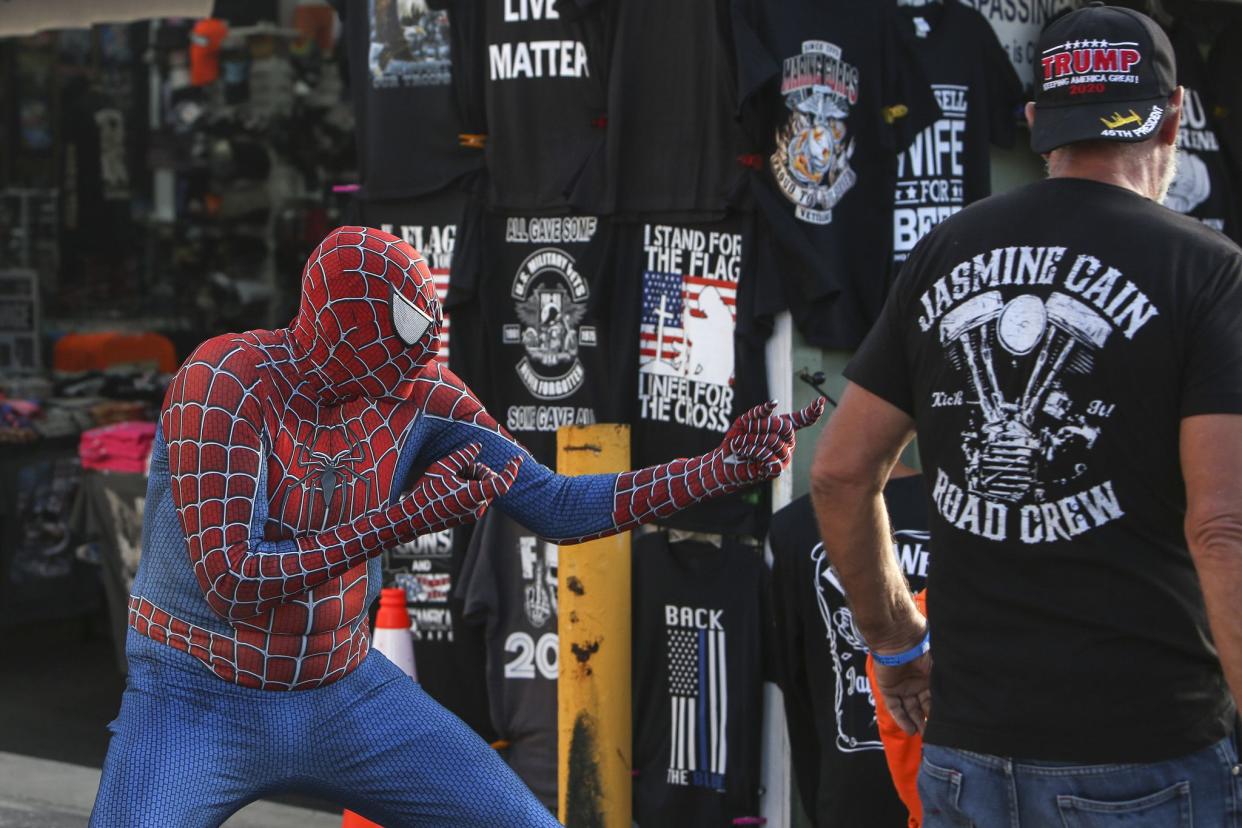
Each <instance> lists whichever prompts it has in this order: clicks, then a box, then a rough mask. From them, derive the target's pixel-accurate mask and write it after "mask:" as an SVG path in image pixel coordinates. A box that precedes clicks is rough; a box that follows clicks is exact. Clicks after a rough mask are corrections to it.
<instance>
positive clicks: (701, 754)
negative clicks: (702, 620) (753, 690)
mask: <svg viewBox="0 0 1242 828" xmlns="http://www.w3.org/2000/svg"><path fill="white" fill-rule="evenodd" d="M727 688H728V674H727V671H726V663H725V631H724V630H723V629H681V628H673V629H669V630H668V690H669V704H670V716H671V720H670V724H671V727H670V729H669V732H670V734H671V738H670V740H669V741H670V747H669V774H668V781H669V782H670V783H672V784H678V785H694V786H696V787H700V788H710V789H712V790H724V787H725V771H726V768H727V762H728V740H727V739H726V728H727V724H728V713H727V711H728V689H727Z"/></svg>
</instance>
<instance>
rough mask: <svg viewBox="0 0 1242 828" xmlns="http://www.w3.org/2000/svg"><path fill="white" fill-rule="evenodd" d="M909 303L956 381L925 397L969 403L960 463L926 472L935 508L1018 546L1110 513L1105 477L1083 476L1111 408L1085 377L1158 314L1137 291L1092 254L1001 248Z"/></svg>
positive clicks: (1117, 509)
mask: <svg viewBox="0 0 1242 828" xmlns="http://www.w3.org/2000/svg"><path fill="white" fill-rule="evenodd" d="M1041 286H1046V287H1042V289H1039V290H1032V289H1031V288H1036V287H1041ZM1024 287H1025V288H1026V289H1023V288H1024ZM919 302H920V305H921V310H922V314H921V315H920V316H919V319H918V323H919V327H920V328H921V329H922V330H923V331H924V333H925V335H927V336H935V337H936V339H937V341H938V344H939V345H940V347H941V348H943V349H944V351H945V355H946V357H947V358H948V360H949V362H950V363H951V364H952V365H953V366H954V368H955V369H956V371H955V376H956V377H957V378H958V379H959V380H960V381H961V385H960V386H958V387H956V388H945V389H943V390H936V391H933V392H932V396H931V400H930V401H929V402H930V406H931V408H932V409H936V408H949V409H962V410H964V411H965V412H966V423H967V424H966V427H965V428H963V430H962V432H961V438H962V441H961V461H962V462H961V465H960V467H958V468H957V469H943V468H941V469H936V470H935V472H934V475H935V477H934V482H933V487H932V500H933V502H934V503H935V505H936V508H937V510H938V512H939V513H940V516H941V517H942V518H943V519H944V520H946V521H948V522H949V523H951V524H952V525H954V526H955V527H956V528H958V529H960V530H962V531H965V532H969V533H971V534H973V535H976V536H978V537H982V538H986V539H989V540H994V541H1004V540H1007V539H1011V538H1018V539H1020V540H1021V541H1022V542H1024V543H1047V542H1052V541H1058V540H1070V539H1071V538H1073V537H1076V536H1077V535H1080V534H1082V533H1084V532H1088V531H1090V530H1092V529H1095V528H1097V527H1099V526H1103V525H1104V524H1106V523H1109V522H1111V521H1113V520H1116V519H1117V518H1119V517H1121V516H1122V515H1123V514H1124V511H1123V508H1122V505H1121V504H1120V503H1119V502H1118V500H1117V495H1116V492H1115V491H1114V488H1113V483H1112V481H1111V480H1105V481H1098V480H1097V479H1096V476H1095V475H1094V474H1093V473H1092V471H1091V453H1092V449H1093V447H1094V446H1095V445H1096V443H1097V441H1098V440H1099V439H1100V436H1101V434H1102V433H1104V432H1105V431H1106V430H1107V428H1108V425H1109V418H1110V417H1112V416H1113V415H1114V412H1115V405H1114V404H1113V403H1111V402H1109V401H1108V400H1104V399H1098V398H1096V399H1092V398H1091V396H1090V395H1091V393H1092V388H1093V383H1092V382H1091V380H1090V375H1091V374H1092V373H1093V371H1094V370H1095V359H1096V356H1097V355H1098V354H1099V353H1100V352H1101V351H1102V350H1103V349H1104V348H1107V347H1124V343H1125V342H1126V341H1128V340H1129V339H1131V338H1133V337H1134V335H1135V334H1136V333H1138V331H1139V330H1140V329H1141V328H1142V327H1143V326H1144V325H1145V324H1146V323H1147V322H1148V321H1150V320H1151V319H1152V318H1153V317H1155V316H1156V315H1157V314H1158V310H1157V309H1156V308H1155V307H1154V306H1153V305H1152V304H1151V302H1150V301H1149V300H1148V299H1147V296H1146V295H1145V294H1144V293H1143V292H1142V291H1141V290H1139V288H1138V287H1137V286H1136V285H1135V284H1134V283H1133V282H1131V281H1129V280H1127V279H1125V277H1124V275H1123V274H1122V272H1121V271H1120V270H1118V269H1117V268H1113V267H1110V266H1108V265H1107V264H1106V263H1104V262H1101V261H1100V260H1099V259H1097V258H1095V257H1094V256H1090V255H1086V254H1083V255H1071V254H1068V253H1067V251H1066V249H1065V248H1063V247H1006V248H997V249H994V250H991V251H989V252H987V253H983V254H980V255H978V256H975V257H974V258H973V259H970V260H967V261H965V262H961V263H960V264H958V265H957V266H956V267H954V268H953V269H952V271H950V273H949V275H947V276H944V277H941V278H940V279H937V280H936V281H935V282H933V283H932V285H931V287H930V288H929V289H928V290H927V291H925V292H924V293H923V294H922V295H921V296H920V297H919Z"/></svg>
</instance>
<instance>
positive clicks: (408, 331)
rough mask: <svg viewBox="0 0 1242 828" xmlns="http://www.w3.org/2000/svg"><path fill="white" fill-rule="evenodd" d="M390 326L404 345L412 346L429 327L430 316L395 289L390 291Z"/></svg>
mask: <svg viewBox="0 0 1242 828" xmlns="http://www.w3.org/2000/svg"><path fill="white" fill-rule="evenodd" d="M389 304H391V305H392V328H393V330H394V331H396V332H397V336H398V337H400V338H401V341H402V342H404V343H405V344H406V345H408V346H410V347H413V346H414V345H417V344H418V341H419V340H420V339H422V338H423V334H425V333H427V329H428V328H430V327H431V323H432V318H431V317H430V316H429V315H428V314H427V312H426V311H424V310H423V309H422V308H420V307H418V306H417V305H415V304H414V303H413V302H411V301H410V300H409V299H406V298H405V297H404V296H402V295H401V294H400V293H397V292H396V291H395V290H394V291H393V292H392V300H391V302H390V303H389Z"/></svg>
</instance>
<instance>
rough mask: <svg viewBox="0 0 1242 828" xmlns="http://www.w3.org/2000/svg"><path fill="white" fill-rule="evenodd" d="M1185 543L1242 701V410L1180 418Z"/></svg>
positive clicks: (1223, 659) (1232, 682)
mask: <svg viewBox="0 0 1242 828" xmlns="http://www.w3.org/2000/svg"><path fill="white" fill-rule="evenodd" d="M1181 459H1182V476H1183V478H1185V481H1186V542H1187V544H1188V545H1189V547H1190V556H1191V558H1192V559H1193V560H1194V563H1195V569H1196V570H1197V571H1198V573H1199V583H1200V585H1201V587H1202V589H1203V598H1204V601H1205V602H1206V604H1207V613H1208V623H1209V625H1210V626H1211V628H1212V637H1213V639H1215V641H1216V649H1217V652H1218V653H1219V654H1220V663H1221V666H1222V667H1223V668H1224V671H1225V679H1226V680H1227V681H1228V682H1229V689H1230V691H1231V692H1232V693H1233V700H1234V703H1235V704H1237V703H1239V702H1242V415H1238V414H1201V415H1197V416H1194V417H1186V418H1185V419H1183V420H1182V430H1181Z"/></svg>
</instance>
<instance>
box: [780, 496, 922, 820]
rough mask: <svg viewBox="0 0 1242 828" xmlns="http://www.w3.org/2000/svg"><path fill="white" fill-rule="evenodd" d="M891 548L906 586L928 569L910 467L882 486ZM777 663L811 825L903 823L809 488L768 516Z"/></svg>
mask: <svg viewBox="0 0 1242 828" xmlns="http://www.w3.org/2000/svg"><path fill="white" fill-rule="evenodd" d="M884 500H885V503H886V504H887V506H888V514H889V520H890V522H891V525H892V527H893V534H894V541H895V543H894V551H895V552H896V554H897V559H898V561H899V563H900V565H901V569H902V572H904V573H905V575H906V578H907V579H908V580H909V582H910V588H911V589H912V590H914V591H918V590H920V589H922V588H923V583H924V581H925V579H926V576H927V564H928V553H929V551H930V549H929V543H928V537H927V489H926V486H925V485H924V483H923V478H922V477H921V476H919V475H912V476H909V477H900V478H894V479H892V480H890V481H889V483H888V485H887V486H886V487H885V488H884ZM768 543H769V545H770V546H771V548H772V555H773V563H772V609H773V616H774V617H775V620H776V630H775V635H774V638H773V652H774V653H775V662H776V670H777V675H778V678H779V682H780V685H781V690H782V692H783V693H784V697H785V720H786V725H787V727H788V730H789V744H790V748H791V750H792V756H793V766H794V773H795V775H796V778H797V780H798V792H799V794H800V795H801V797H802V804H803V807H804V808H805V809H806V812H807V814H809V815H810V816H811V821H812V824H813V825H818V826H823V828H832V826H836V825H866V826H871V828H886V827H890V828H904V826H905V825H906V808H905V806H904V805H903V804H902V803H901V800H900V799H899V798H898V797H897V791H896V790H895V789H894V787H893V782H892V778H891V777H890V776H889V770H888V764H887V762H885V759H884V746H883V744H881V742H880V733H879V730H878V729H877V727H876V717H875V699H874V698H873V697H872V695H871V686H870V684H869V683H868V682H867V670H866V663H867V650H866V648H865V646H864V642H863V640H862V636H861V635H860V634H859V633H858V629H857V628H856V627H855V626H854V620H853V614H852V613H851V612H850V608H849V604H848V603H847V602H846V600H845V593H844V591H843V590H842V588H841V583H840V581H839V580H838V579H837V577H836V574H835V572H834V571H833V570H832V569H831V567H830V566H829V562H828V557H827V555H826V553H825V552H824V547H823V544H822V543H821V542H820V538H819V527H818V526H817V525H816V523H815V513H814V511H813V510H812V508H811V499H810V497H809V496H804V497H801V498H799V499H797V500H795V501H794V502H793V503H791V504H789V505H788V506H786V507H785V508H783V509H781V510H780V511H779V512H777V513H776V514H775V515H773V516H772V528H771V531H770V532H769V534H768Z"/></svg>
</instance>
